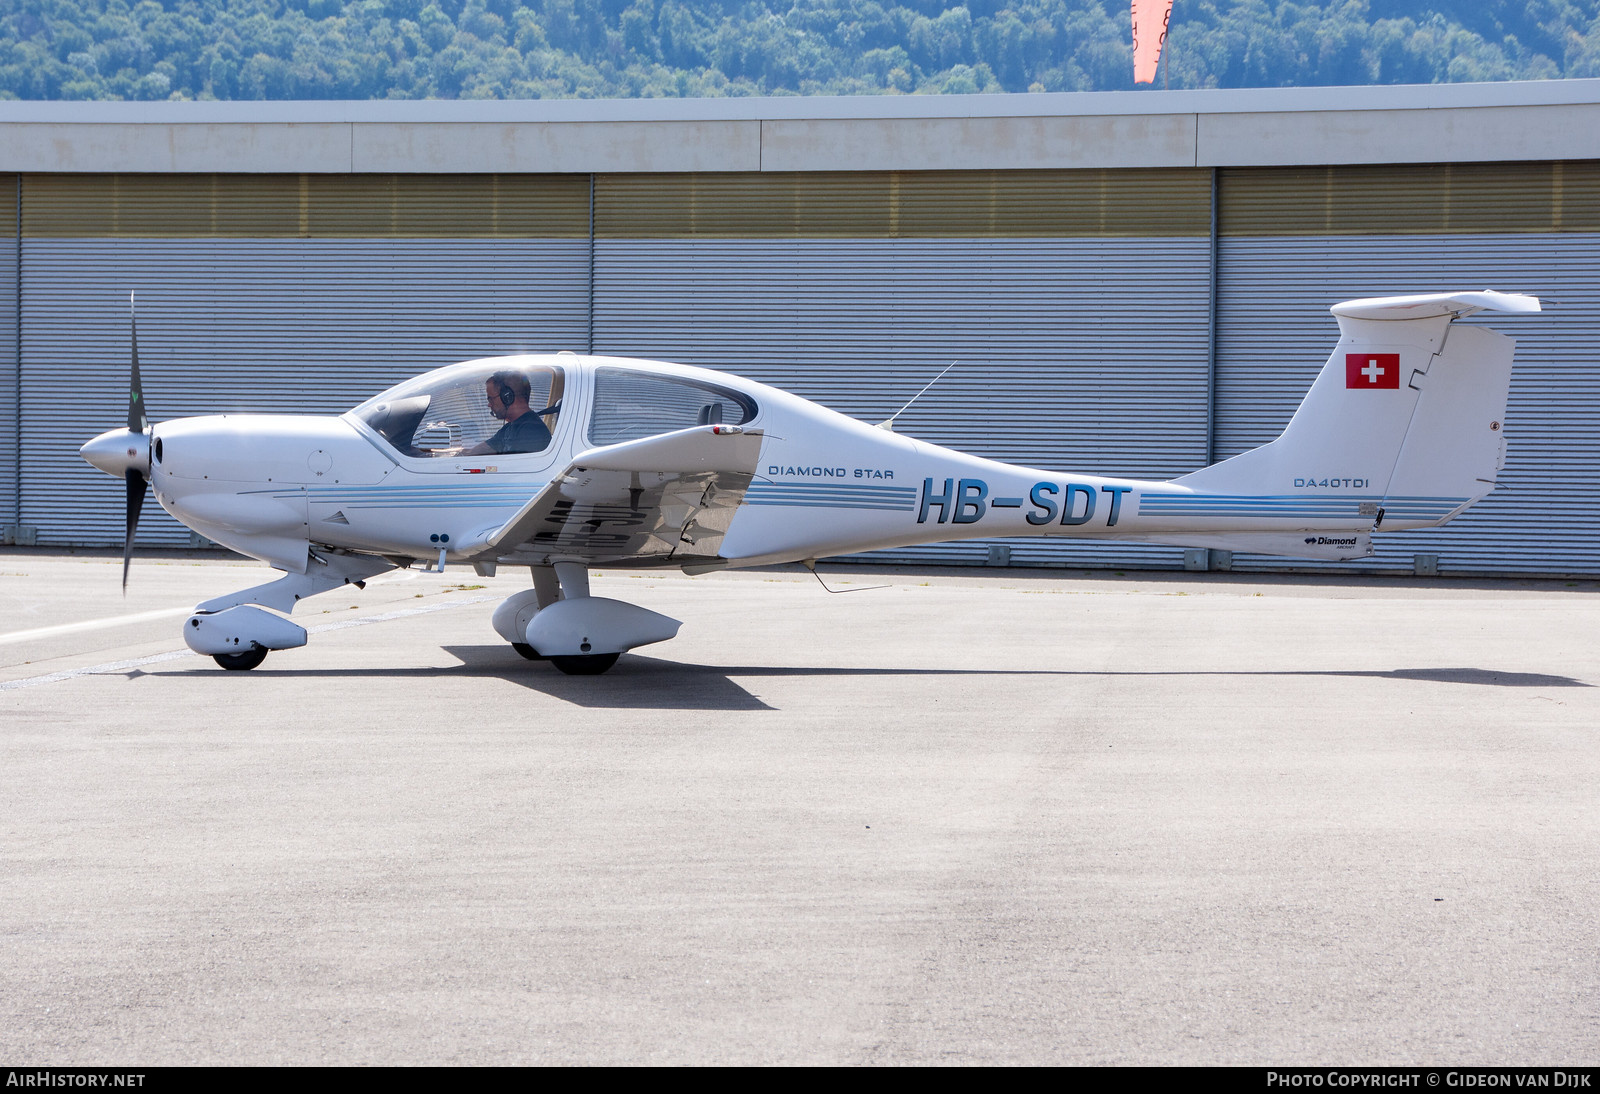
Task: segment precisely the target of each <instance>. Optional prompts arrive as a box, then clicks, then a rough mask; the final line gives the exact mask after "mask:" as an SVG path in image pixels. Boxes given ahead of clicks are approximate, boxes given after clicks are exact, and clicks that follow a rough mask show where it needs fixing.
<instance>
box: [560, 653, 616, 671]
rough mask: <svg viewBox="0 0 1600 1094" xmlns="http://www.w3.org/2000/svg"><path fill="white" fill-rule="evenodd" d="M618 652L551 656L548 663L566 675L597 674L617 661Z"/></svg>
mask: <svg viewBox="0 0 1600 1094" xmlns="http://www.w3.org/2000/svg"><path fill="white" fill-rule="evenodd" d="M621 656H622V654H620V653H587V654H581V655H576V656H572V657H552V658H550V663H551V664H552V665H554V666H555V667H556V668H558V669H560V670H561V671H562V672H564V673H566V674H567V675H568V676H599V675H600V674H601V673H602V672H605V671H606V669H608V668H610V667H611V666H612V665H615V664H616V663H617V658H619V657H621Z"/></svg>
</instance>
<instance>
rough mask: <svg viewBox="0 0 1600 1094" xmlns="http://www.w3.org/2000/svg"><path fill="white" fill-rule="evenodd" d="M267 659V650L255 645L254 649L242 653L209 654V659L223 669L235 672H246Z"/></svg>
mask: <svg viewBox="0 0 1600 1094" xmlns="http://www.w3.org/2000/svg"><path fill="white" fill-rule="evenodd" d="M266 659H267V651H266V650H264V649H262V648H261V647H260V646H257V647H256V648H255V649H252V650H246V651H245V652H244V653H216V654H212V655H211V660H213V661H215V662H216V663H217V664H219V665H221V666H222V667H223V668H225V669H233V670H234V671H236V672H246V671H248V670H250V669H253V668H255V667H256V666H257V665H259V664H261V662H263V661H265V660H266Z"/></svg>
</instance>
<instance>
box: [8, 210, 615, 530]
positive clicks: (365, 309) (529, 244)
mask: <svg viewBox="0 0 1600 1094" xmlns="http://www.w3.org/2000/svg"><path fill="white" fill-rule="evenodd" d="M31 181H32V180H30V182H31ZM43 188H45V189H48V187H47V186H46V187H43ZM158 200H159V199H158ZM41 204H47V203H44V202H41ZM311 211H312V212H313V214H327V212H328V210H327V209H325V208H321V207H317V206H314V205H313V206H312V207H311ZM368 211H369V212H370V210H368ZM156 213H157V214H160V216H163V217H166V218H168V219H170V218H171V216H172V211H171V210H170V209H167V208H165V206H164V205H158V206H157V208H156ZM583 215H584V227H585V229H586V228H587V184H586V183H585V184H584V208H583ZM26 216H27V214H26V213H25V217H26ZM156 219H157V217H155V216H145V217H144V219H143V222H142V225H141V223H140V222H139V221H137V220H136V221H135V227H136V228H138V227H141V226H146V227H147V226H148V225H149V224H150V223H151V221H152V220H156ZM441 219H442V220H444V221H445V222H446V223H449V222H450V221H451V220H452V218H451V217H450V216H442V218H441ZM454 219H455V221H456V223H458V224H459V223H460V218H459V217H457V218H454ZM28 220H29V223H28V224H27V225H25V228H27V227H30V226H31V225H32V218H31V217H29V218H28ZM124 226H126V225H124ZM360 226H361V225H359V224H358V225H357V227H360ZM23 248H24V262H25V275H24V283H23V308H24V313H25V314H26V316H27V323H26V325H25V328H24V338H23V360H24V362H25V369H24V393H23V394H24V401H25V403H26V406H27V415H26V419H25V422H24V432H23V445H24V459H25V475H24V482H23V512H24V519H25V520H26V522H27V523H30V524H34V525H37V526H38V528H39V539H40V542H41V543H48V544H107V543H117V542H120V540H121V535H122V491H121V487H120V486H118V484H117V483H116V481H115V480H114V479H112V478H110V477H109V476H106V475H103V474H101V473H99V472H97V471H95V470H94V469H93V468H91V467H89V466H88V465H87V464H85V463H84V462H83V461H82V460H81V459H79V458H78V456H77V447H78V446H79V445H80V444H82V443H83V441H84V440H86V439H87V438H89V437H91V436H93V435H94V434H96V433H98V432H100V431H102V430H105V429H109V428H115V427H116V426H118V425H120V424H121V423H122V421H123V420H124V416H125V411H126V404H127V391H128V372H127V370H128V292H129V290H130V289H136V290H137V291H138V299H139V334H140V340H139V350H140V361H141V366H142V370H143V374H144V381H145V394H146V401H147V403H148V406H149V411H150V416H151V418H152V419H153V420H155V421H161V420H163V419H167V418H175V417H182V416H185V415H191V414H207V413H214V412H219V411H229V410H234V411H282V412H293V413H334V414H336V413H341V412H343V411H345V410H347V409H349V408H350V407H351V406H353V405H354V404H355V403H357V402H359V401H360V400H362V399H364V398H366V397H367V396H369V395H371V394H373V393H375V392H376V391H378V390H381V389H382V388H383V387H385V386H387V385H389V384H392V383H394V382H396V381H398V380H401V379H404V378H405V377H408V376H412V375H415V374H416V373H418V372H422V371H424V370H426V369H429V368H434V367H437V366H439V365H444V364H449V363H452V362H455V361H459V360H464V359H467V358H471V357H477V356H485V355H490V354H498V353H513V352H520V351H544V350H555V349H562V348H574V349H582V347H583V344H584V341H585V339H586V338H587V329H588V317H587V311H588V309H587V303H588V300H587V294H588V242H587V239H586V238H554V239H552V238H543V239H539V238H523V239H517V238H465V239H463V238H424V239H416V238H239V237H231V238H160V237H150V236H127V235H123V236H112V237H87V238H84V237H77V238H68V237H62V236H41V237H34V236H33V235H31V234H28V235H25V238H24V241H23ZM139 541H140V542H141V543H142V544H146V545H179V544H186V543H188V542H189V533H188V531H187V530H186V529H184V528H183V527H181V526H180V525H178V524H177V523H176V522H175V521H173V520H171V519H170V518H168V517H167V516H166V515H165V514H164V513H162V512H161V511H160V510H159V508H158V507H156V506H154V505H149V506H147V507H146V510H145V517H144V519H143V520H142V521H141V523H140V529H139Z"/></svg>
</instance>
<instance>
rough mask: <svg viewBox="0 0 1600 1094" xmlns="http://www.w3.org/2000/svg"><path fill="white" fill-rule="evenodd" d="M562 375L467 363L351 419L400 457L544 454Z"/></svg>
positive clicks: (397, 390) (381, 398)
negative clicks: (380, 438)
mask: <svg viewBox="0 0 1600 1094" xmlns="http://www.w3.org/2000/svg"><path fill="white" fill-rule="evenodd" d="M564 386H565V385H564V377H563V374H562V371H561V369H559V368H555V367H552V366H548V365H523V364H518V363H517V362H516V361H514V360H510V361H508V360H500V361H469V362H468V363H466V364H464V365H451V366H450V367H449V368H442V369H436V370H435V371H433V372H429V373H425V374H423V375H421V376H418V377H417V378H416V379H414V380H407V381H406V382H405V383H403V384H400V385H398V386H396V387H392V388H390V389H389V390H388V391H385V392H384V393H382V394H381V395H377V396H375V397H373V398H371V399H368V400H367V401H366V402H364V403H362V404H361V405H360V406H358V407H356V408H355V409H354V410H353V411H351V413H352V414H354V415H355V416H356V417H358V418H360V419H361V420H362V421H363V422H366V423H367V425H369V426H371V427H372V428H373V429H374V430H376V431H377V432H378V433H379V434H381V435H382V436H383V439H384V440H386V441H388V442H389V443H390V444H391V445H393V446H394V447H395V449H396V450H397V451H398V452H399V453H400V454H401V455H402V456H422V457H442V456H485V455H491V454H499V455H509V454H514V453H519V452H543V451H544V450H545V449H546V448H549V447H550V439H551V434H553V433H554V432H555V428H556V418H557V416H558V415H559V414H560V413H561V393H562V389H563V387H564Z"/></svg>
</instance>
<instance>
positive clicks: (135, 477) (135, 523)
mask: <svg viewBox="0 0 1600 1094" xmlns="http://www.w3.org/2000/svg"><path fill="white" fill-rule="evenodd" d="M122 479H123V483H124V484H125V486H126V493H127V496H128V534H127V538H126V539H124V540H123V541H122V591H123V592H124V593H126V592H127V591H128V563H129V562H131V561H132V560H133V533H134V532H135V531H137V530H138V527H139V511H140V510H141V509H143V508H144V495H145V491H146V490H148V489H149V488H150V483H149V482H148V481H147V480H146V479H145V477H144V476H143V475H141V474H139V472H138V471H136V470H135V469H134V468H131V467H130V468H128V469H127V470H126V471H124V472H123V473H122Z"/></svg>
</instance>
